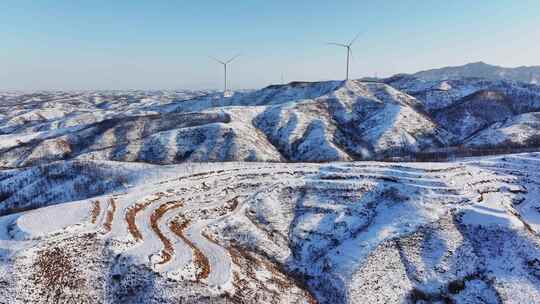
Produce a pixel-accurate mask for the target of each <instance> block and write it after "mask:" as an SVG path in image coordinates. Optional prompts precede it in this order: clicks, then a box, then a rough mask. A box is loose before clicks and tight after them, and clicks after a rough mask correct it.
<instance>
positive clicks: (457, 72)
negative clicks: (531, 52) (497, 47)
mask: <svg viewBox="0 0 540 304" xmlns="http://www.w3.org/2000/svg"><path fill="white" fill-rule="evenodd" d="M413 76H415V77H417V78H420V79H423V80H429V81H431V80H447V79H460V78H484V79H490V80H512V81H519V82H525V83H533V84H540V66H521V67H517V68H505V67H500V66H496V65H490V64H487V63H484V62H481V61H480V62H473V63H468V64H465V65H462V66H455V67H444V68H439V69H431V70H426V71H421V72H418V73H415V74H413Z"/></svg>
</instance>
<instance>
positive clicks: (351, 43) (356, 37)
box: [348, 32, 362, 46]
mask: <svg viewBox="0 0 540 304" xmlns="http://www.w3.org/2000/svg"><path fill="white" fill-rule="evenodd" d="M361 33H362V32H358V34H356V36H354V38H353V40H351V42H349V44H348V46H351V45H353V43H354V42H355V41H356V39H358V37H360V34H361Z"/></svg>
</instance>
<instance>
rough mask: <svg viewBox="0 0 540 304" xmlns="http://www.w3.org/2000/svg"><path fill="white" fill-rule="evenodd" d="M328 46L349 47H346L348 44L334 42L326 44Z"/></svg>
mask: <svg viewBox="0 0 540 304" xmlns="http://www.w3.org/2000/svg"><path fill="white" fill-rule="evenodd" d="M326 44H330V45H337V46H341V47H348V45H346V44H341V43H334V42H328V43H326Z"/></svg>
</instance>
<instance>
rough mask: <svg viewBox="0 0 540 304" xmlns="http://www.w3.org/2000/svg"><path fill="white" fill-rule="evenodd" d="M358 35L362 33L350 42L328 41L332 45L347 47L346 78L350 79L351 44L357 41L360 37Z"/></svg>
mask: <svg viewBox="0 0 540 304" xmlns="http://www.w3.org/2000/svg"><path fill="white" fill-rule="evenodd" d="M358 36H360V33H358V34H356V36H355V37H354V39H353V40H351V41H350V42H349V43H348V44H343V43H334V42H329V43H328V44H330V45H335V46H340V47H344V48H346V49H347V70H346V72H345V80H349V57H350V56H351V46H352V45H353V43H354V42H355V41H356V39H358Z"/></svg>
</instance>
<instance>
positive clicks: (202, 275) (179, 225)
mask: <svg viewBox="0 0 540 304" xmlns="http://www.w3.org/2000/svg"><path fill="white" fill-rule="evenodd" d="M189 223H190V220H188V219H183V220H182V221H181V222H178V221H173V222H171V224H170V226H169V228H170V229H171V231H172V232H174V234H176V235H177V236H178V237H179V238H181V239H182V241H184V242H185V243H186V244H187V245H188V246H189V247H190V248H191V249H192V250H193V258H194V261H193V262H194V263H195V265H196V266H197V267H198V268H199V269H201V271H200V272H199V273H198V274H197V275H196V280H197V281H201V280H203V279H206V278H208V275H209V274H210V262H209V261H208V258H207V257H206V256H205V255H204V254H203V253H202V251H201V250H200V249H199V248H197V246H195V244H193V242H192V241H191V240H190V239H188V238H187V237H186V236H185V235H184V230H185V229H186V228H187V227H188V225H189Z"/></svg>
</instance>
